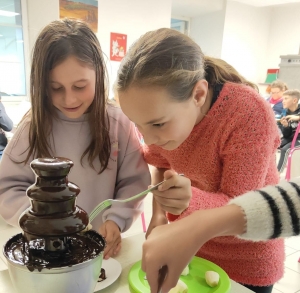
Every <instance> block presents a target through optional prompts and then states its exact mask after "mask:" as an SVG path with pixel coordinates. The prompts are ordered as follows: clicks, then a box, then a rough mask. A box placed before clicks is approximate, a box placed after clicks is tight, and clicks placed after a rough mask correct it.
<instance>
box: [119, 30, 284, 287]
mask: <svg viewBox="0 0 300 293" xmlns="http://www.w3.org/2000/svg"><path fill="white" fill-rule="evenodd" d="M117 90H118V96H119V101H120V105H121V108H122V110H123V112H124V113H125V114H126V115H127V116H128V117H129V119H130V120H132V121H133V122H134V123H135V124H136V127H137V128H138V129H139V131H140V132H141V134H142V135H143V138H144V141H145V147H144V153H145V154H144V156H145V159H146V161H147V162H148V163H149V164H150V165H153V166H154V167H155V168H154V171H153V178H152V179H153V183H154V184H155V183H156V182H159V181H160V180H161V179H163V178H168V177H169V176H170V175H174V173H175V172H177V173H184V174H185V176H186V177H188V178H190V179H191V183H192V188H189V186H188V185H187V184H186V183H185V182H186V181H185V180H187V179H186V178H183V177H181V176H174V177H175V178H177V182H176V184H175V186H176V188H169V187H170V185H169V184H168V182H167V183H166V184H165V185H161V187H160V188H159V190H158V191H154V199H153V216H152V219H151V222H150V226H149V230H148V232H147V233H148V235H149V234H151V230H152V229H153V228H155V227H156V226H159V225H162V224H166V223H167V222H168V221H171V222H172V221H177V220H179V219H182V218H185V217H186V216H188V215H190V214H193V213H194V212H196V211H198V210H203V209H209V208H216V207H220V206H224V205H226V204H227V203H228V202H229V200H230V199H232V198H234V197H237V196H239V195H241V194H243V193H245V192H247V191H249V190H253V189H257V188H261V187H264V186H266V185H268V184H276V183H277V182H278V179H279V176H278V172H277V169H276V164H275V159H274V158H275V152H276V149H277V146H278V145H279V141H280V140H279V136H278V131H277V126H276V123H275V120H274V115H273V113H272V110H271V108H270V106H269V105H268V104H267V102H266V101H265V100H264V99H262V98H261V97H260V95H259V94H258V92H257V91H256V87H255V86H254V85H253V84H252V83H251V82H249V81H247V80H246V79H245V78H243V77H242V76H240V74H239V73H238V72H237V71H236V70H235V69H234V68H233V67H232V66H230V65H229V64H227V63H226V62H225V61H223V60H220V59H216V58H209V57H206V56H204V55H203V53H202V51H201V49H200V47H199V46H198V45H197V44H196V43H195V42H194V41H193V40H191V39H190V38H189V37H188V36H186V35H184V34H181V33H179V32H177V31H175V30H171V29H159V30H156V31H152V32H148V33H146V34H145V35H144V36H142V37H141V38H140V39H139V40H137V42H136V43H135V44H133V46H132V47H131V48H130V50H129V51H128V53H127V54H126V56H125V58H124V59H123V60H122V63H121V65H120V68H119V72H118V80H117ZM262 125H263V126H262ZM191 194H192V197H191V200H190V203H189V204H188V199H189V198H190V196H191ZM198 224H199V225H205V221H203V222H201V223H200V222H199V223H198ZM186 229H187V230H188V231H189V233H193V231H191V228H190V227H188V226H187V227H186ZM178 237H180V235H178ZM170 249H171V248H170ZM196 255H197V256H200V257H203V258H205V259H208V260H210V261H212V262H214V263H216V264H218V265H219V266H221V267H222V268H223V269H224V270H225V271H226V272H227V273H228V275H229V276H230V278H232V279H233V280H235V281H237V282H239V283H242V284H244V285H245V286H246V287H248V288H250V289H252V290H253V291H254V292H261V293H269V292H271V291H272V287H273V284H274V283H275V282H276V281H278V280H279V279H280V278H281V277H282V275H283V261H284V244H283V241H282V240H269V241H266V242H250V241H246V240H242V239H238V238H235V237H231V236H228V237H217V238H214V239H212V240H210V241H208V242H207V243H206V244H204V245H203V246H202V247H201V248H200V249H199V250H198V252H197V253H196ZM174 257H178V255H176V252H175V251H174ZM161 265H164V263H162V264H161ZM167 278H168V277H167ZM153 283H154V282H152V285H153ZM156 289H157V288H156V287H155V286H152V290H154V292H155V290H156Z"/></svg>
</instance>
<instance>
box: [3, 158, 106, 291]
mask: <svg viewBox="0 0 300 293" xmlns="http://www.w3.org/2000/svg"><path fill="white" fill-rule="evenodd" d="M30 166H31V168H32V169H33V171H34V173H35V174H36V182H35V184H33V185H32V186H30V187H29V188H28V189H27V192H26V193H27V196H28V197H29V198H30V203H31V206H30V208H28V209H27V210H26V211H25V212H24V213H23V214H22V215H21V216H20V219H19V224H20V227H21V229H22V230H23V233H20V234H17V235H15V236H13V237H12V238H11V239H9V240H8V241H7V243H6V244H5V245H4V248H3V252H4V255H5V257H6V259H7V265H8V269H9V274H10V277H11V280H12V283H13V285H14V287H15V289H16V291H17V292H18V293H21V292H30V293H40V292H43V293H48V292H49V293H50V292H51V293H53V292H54V293H91V292H93V291H94V288H95V286H96V283H97V280H98V276H99V274H100V270H101V266H102V259H103V251H104V247H105V240H104V238H103V237H102V236H101V235H99V234H98V233H97V232H95V231H93V230H90V231H86V232H83V230H84V229H85V228H86V227H87V225H88V223H89V218H88V215H87V213H86V212H85V211H84V210H82V209H81V208H79V207H78V206H76V197H77V195H78V193H79V192H80V189H79V188H78V187H77V186H76V185H75V184H73V183H71V182H68V178H67V176H68V174H69V172H70V169H71V167H72V166H73V162H72V161H70V160H68V159H65V158H43V159H36V160H34V161H32V162H31V164H30Z"/></svg>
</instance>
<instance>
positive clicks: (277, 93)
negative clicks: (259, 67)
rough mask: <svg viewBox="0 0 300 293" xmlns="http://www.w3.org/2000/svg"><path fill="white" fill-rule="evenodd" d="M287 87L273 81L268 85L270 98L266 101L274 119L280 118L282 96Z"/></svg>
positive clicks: (280, 82) (278, 81) (277, 81)
mask: <svg viewBox="0 0 300 293" xmlns="http://www.w3.org/2000/svg"><path fill="white" fill-rule="evenodd" d="M287 89H288V88H287V86H286V84H285V83H284V82H282V81H280V80H275V81H273V82H272V83H271V85H270V94H271V96H270V98H268V99H267V101H268V102H269V103H270V105H271V107H272V109H273V112H274V114H275V117H276V118H280V117H281V113H282V110H283V105H282V95H283V92H285V91H286V90H287Z"/></svg>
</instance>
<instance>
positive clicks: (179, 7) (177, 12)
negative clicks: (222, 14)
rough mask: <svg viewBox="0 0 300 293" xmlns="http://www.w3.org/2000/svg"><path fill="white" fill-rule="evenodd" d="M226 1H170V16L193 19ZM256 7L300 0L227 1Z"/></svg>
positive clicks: (217, 7)
mask: <svg viewBox="0 0 300 293" xmlns="http://www.w3.org/2000/svg"><path fill="white" fill-rule="evenodd" d="M225 1H226V0H172V15H173V16H181V17H187V18H189V17H195V16H198V15H201V14H206V13H209V12H213V11H218V10H221V9H222V8H223V5H224V3H225ZM228 1H235V2H240V3H244V4H247V5H251V6H256V7H264V6H275V5H281V4H289V3H300V0H228Z"/></svg>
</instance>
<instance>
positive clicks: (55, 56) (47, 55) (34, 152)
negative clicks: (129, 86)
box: [22, 19, 111, 173]
mask: <svg viewBox="0 0 300 293" xmlns="http://www.w3.org/2000/svg"><path fill="white" fill-rule="evenodd" d="M69 56H75V57H76V58H77V59H78V60H79V61H81V62H84V63H85V64H87V65H88V66H90V67H92V68H93V69H94V70H95V73H96V86H95V98H94V100H93V102H92V104H91V106H90V108H89V118H88V119H89V125H90V132H91V137H92V138H91V141H90V143H89V146H88V147H87V149H86V150H85V151H84V152H83V154H82V156H81V163H82V160H83V158H84V157H85V156H87V158H88V162H89V165H90V166H91V167H92V168H94V166H93V161H94V159H95V158H96V157H98V158H99V161H100V163H101V169H100V170H98V171H99V173H101V172H103V171H104V170H105V169H106V167H107V165H108V161H109V156H110V149H111V146H110V138H109V120H108V116H107V110H106V106H107V101H108V95H107V73H106V67H105V64H104V60H103V55H102V50H101V47H100V44H99V41H98V39H97V37H96V35H95V34H94V33H93V31H92V30H91V29H90V28H89V27H88V26H87V24H85V23H84V22H82V21H80V20H73V19H63V20H56V21H53V22H51V23H50V24H49V25H47V26H46V27H45V28H44V29H43V30H42V32H41V33H40V34H39V36H38V38H37V40H36V43H35V46H34V50H33V56H32V66H31V75H30V95H31V106H32V107H31V109H30V110H29V112H28V113H27V114H26V115H25V117H24V118H23V120H25V119H27V118H29V120H30V129H29V151H28V154H27V157H26V159H25V161H24V163H27V162H28V161H29V159H30V157H31V156H34V157H49V156H51V151H52V150H51V147H50V144H49V139H48V138H49V136H50V135H51V131H52V119H53V118H54V117H55V116H56V113H55V108H54V106H53V105H52V102H51V98H50V97H49V95H48V83H49V81H48V80H49V72H50V70H51V69H53V68H54V67H55V66H56V65H58V64H59V63H61V62H63V61H64V60H65V59H66V58H68V57H69ZM23 120H22V121H23Z"/></svg>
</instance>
